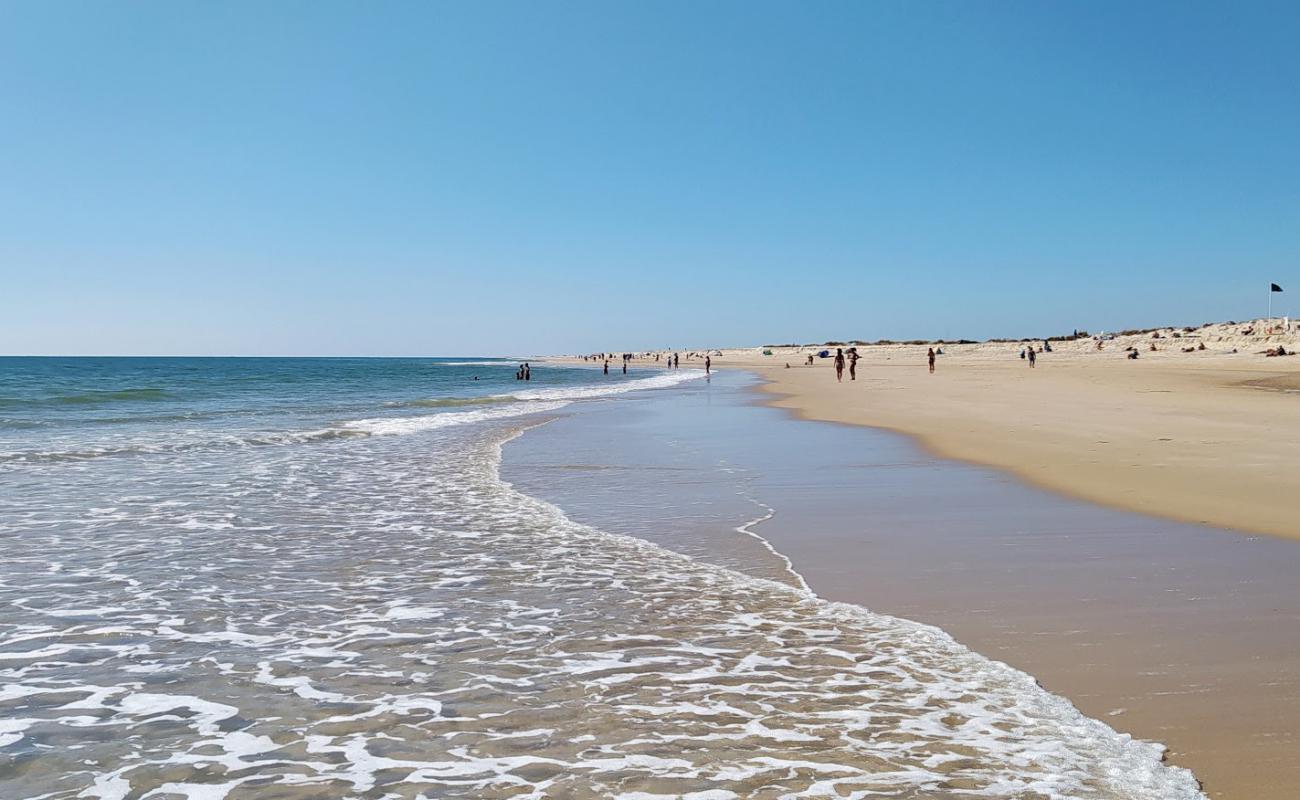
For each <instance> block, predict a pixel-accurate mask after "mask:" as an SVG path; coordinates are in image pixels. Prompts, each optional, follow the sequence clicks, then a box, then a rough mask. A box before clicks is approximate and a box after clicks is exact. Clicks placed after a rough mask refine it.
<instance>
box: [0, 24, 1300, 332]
mask: <svg viewBox="0 0 1300 800" xmlns="http://www.w3.org/2000/svg"><path fill="white" fill-rule="evenodd" d="M1297 42H1300V4H1297V3H1294V2H1291V3H1285V2H1280V3H1276V4H1250V3H1235V2H1222V3H1216V4H1209V3H1199V2H1176V3H1159V2H1145V1H1144V2H1136V3H1135V2H1127V1H1126V2H1113V3H1112V2H1094V1H1093V0H1088V1H1087V2H1077V3H1066V2H1037V1H1035V2H1023V3H1020V2H1015V3H1012V2H972V1H971V0H960V1H959V2H921V1H919V0H909V1H908V2H863V1H855V2H846V3H832V2H789V3H760V2H752V0H747V1H746V2H736V3H730V2H714V1H712V0H706V1H705V2H698V1H695V0H693V1H692V2H668V1H666V0H646V1H645V2H637V3H633V2H621V1H619V0H607V1H606V2H599V3H574V2H563V3H543V2H533V1H532V0H529V2H523V1H522V0H521V2H514V3H495V2H469V1H468V0H467V1H466V2H462V3H456V4H450V3H432V2H412V3H395V2H389V3H381V2H376V3H359V2H350V3H325V2H314V1H313V2H249V3H239V2H222V3H198V2H172V1H171V0H169V1H168V2H157V3H148V2H130V3H85V2H71V3H65V2H57V1H56V0H37V1H36V2H16V1H15V0H7V1H6V2H3V3H0V352H3V353H11V354H44V353H50V354H91V353H122V354H171V353H178V354H250V355H261V354H303V355H318V354H320V355H328V354H338V355H440V354H446V355H474V354H520V353H540V352H557V351H564V352H572V351H578V350H596V349H603V348H641V347H660V346H676V347H689V346H693V345H728V344H736V345H739V344H758V343H768V342H787V341H792V340H795V341H824V340H827V339H832V338H834V339H846V338H863V339H876V338H880V337H890V338H911V337H931V336H933V337H946V338H959V337H968V338H984V337H992V336H1021V335H1024V336H1043V335H1049V334H1056V333H1061V332H1068V331H1069V330H1071V329H1073V328H1075V327H1080V328H1088V329H1091V330H1093V331H1096V330H1098V329H1115V328H1120V327H1138V326H1147V325H1156V324H1166V323H1170V324H1172V323H1177V324H1199V323H1201V322H1205V321H1209V320H1224V319H1230V318H1235V319H1241V318H1245V317H1248V316H1262V315H1263V313H1264V310H1265V305H1266V302H1267V294H1266V290H1267V287H1268V282H1269V281H1276V282H1278V283H1281V284H1282V285H1283V286H1285V287H1286V288H1287V289H1288V291H1287V293H1284V294H1280V295H1276V296H1275V298H1276V305H1275V309H1276V310H1277V311H1278V312H1279V313H1282V312H1287V311H1291V312H1292V313H1295V312H1300V45H1297Z"/></svg>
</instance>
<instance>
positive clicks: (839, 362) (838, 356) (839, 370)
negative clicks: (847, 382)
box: [835, 347, 844, 382]
mask: <svg viewBox="0 0 1300 800" xmlns="http://www.w3.org/2000/svg"><path fill="white" fill-rule="evenodd" d="M835 380H837V381H840V382H843V381H844V348H842V347H837V348H835Z"/></svg>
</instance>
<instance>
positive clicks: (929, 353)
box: [925, 347, 934, 375]
mask: <svg viewBox="0 0 1300 800" xmlns="http://www.w3.org/2000/svg"><path fill="white" fill-rule="evenodd" d="M925 357H926V358H927V359H929V360H930V374H931V375H933V374H934V348H933V347H931V348H930V352H928V353H926V354H925Z"/></svg>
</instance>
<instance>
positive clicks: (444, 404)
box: [387, 395, 516, 408]
mask: <svg viewBox="0 0 1300 800" xmlns="http://www.w3.org/2000/svg"><path fill="white" fill-rule="evenodd" d="M514 400H516V398H515V397H514V396H513V395H492V396H491V397H435V398H430V399H428V400H405V401H399V402H395V403H388V404H387V405H388V406H390V407H394V408H457V407H460V406H478V405H487V404H491V403H509V402H513V401H514Z"/></svg>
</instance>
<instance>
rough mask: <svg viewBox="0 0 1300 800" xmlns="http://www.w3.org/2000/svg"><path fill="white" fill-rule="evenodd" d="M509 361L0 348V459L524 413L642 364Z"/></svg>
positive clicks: (621, 380) (623, 379)
mask: <svg viewBox="0 0 1300 800" xmlns="http://www.w3.org/2000/svg"><path fill="white" fill-rule="evenodd" d="M517 367H518V362H514V361H506V360H501V359H453V358H443V359H413V358H412V359H408V358H391V359H390V358H21V357H17V358H15V357H0V437H2V438H0V442H3V445H2V446H0V462H5V461H32V460H41V459H55V460H57V459H60V458H64V457H66V458H69V459H78V458H89V457H94V456H95V455H110V454H117V455H125V454H130V453H132V452H148V451H150V450H151V449H155V448H164V449H165V448H167V447H168V446H176V447H180V446H185V445H187V444H188V445H193V446H201V445H202V444H204V443H208V444H211V445H213V446H220V445H222V444H225V445H229V446H236V445H239V444H241V443H252V444H256V443H261V442H264V441H268V439H267V437H270V440H276V439H277V437H278V438H280V439H286V438H292V437H293V436H294V435H295V434H301V433H309V432H311V431H318V430H321V429H322V427H325V428H328V427H329V426H331V425H336V426H338V425H344V424H346V423H348V422H349V421H358V420H362V419H367V420H376V419H390V420H391V419H400V418H402V417H410V416H412V415H415V414H432V413H438V412H441V411H452V410H454V409H457V408H470V407H472V406H474V405H477V404H480V403H481V404H484V405H487V404H501V405H505V404H509V403H512V402H513V403H514V407H513V410H514V411H524V410H525V406H526V404H527V403H528V402H538V401H541V400H545V399H558V398H561V397H567V396H568V395H567V394H566V390H568V391H570V392H573V391H576V394H574V396H575V397H581V396H583V395H584V394H586V393H599V392H601V391H603V390H605V389H609V388H617V387H618V386H619V385H620V384H623V385H624V387H626V386H629V385H636V384H635V383H632V382H634V381H637V380H643V379H645V378H646V377H647V375H648V374H649V373H647V372H642V371H638V370H633V372H632V373H631V374H630V375H626V376H625V375H623V374H622V373H621V372H616V373H613V374H610V375H603V374H600V372H599V371H598V370H594V369H585V368H576V367H564V366H554V365H542V364H537V365H532V367H533V369H532V378H533V380H531V381H527V382H524V381H518V380H515V378H514V375H515V371H516V369H517ZM655 374H658V373H655ZM339 429H340V430H346V428H345V427H340V428H339Z"/></svg>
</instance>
